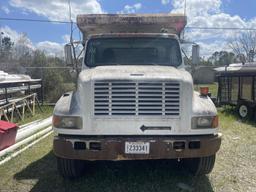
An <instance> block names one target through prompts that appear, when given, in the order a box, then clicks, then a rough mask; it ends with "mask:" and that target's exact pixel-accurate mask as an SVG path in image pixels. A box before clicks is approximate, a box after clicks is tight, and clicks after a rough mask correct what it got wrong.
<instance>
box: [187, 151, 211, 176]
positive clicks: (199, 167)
mask: <svg viewBox="0 0 256 192" xmlns="http://www.w3.org/2000/svg"><path fill="white" fill-rule="evenodd" d="M184 163H185V167H186V168H187V169H188V170H189V171H190V172H191V173H192V174H193V175H205V174H208V173H210V172H211V171H212V169H213V167H214V164H215V154H214V155H212V156H208V157H199V158H191V159H184Z"/></svg>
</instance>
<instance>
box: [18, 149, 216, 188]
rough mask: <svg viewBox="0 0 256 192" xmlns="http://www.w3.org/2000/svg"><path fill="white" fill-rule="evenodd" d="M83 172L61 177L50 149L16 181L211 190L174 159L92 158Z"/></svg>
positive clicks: (203, 179) (46, 185) (43, 184)
mask: <svg viewBox="0 0 256 192" xmlns="http://www.w3.org/2000/svg"><path fill="white" fill-rule="evenodd" d="M89 167H90V168H88V169H87V171H86V173H85V175H84V176H83V177H82V178H80V179H76V180H66V179H63V178H62V177H61V176H60V175H59V174H58V172H57V169H56V160H55V157H54V155H53V152H49V153H48V154H47V155H45V156H44V157H43V158H41V159H40V160H38V161H35V162H33V163H31V164H30V165H29V166H28V167H26V168H25V169H23V170H22V171H21V172H19V173H17V174H16V175H15V176H14V178H15V179H16V180H17V181H18V182H22V181H24V180H37V183H36V184H35V185H34V186H33V188H32V189H31V191H32V192H34V191H36V192H38V191H149V192H150V191H213V189H212V185H211V183H210V181H209V179H208V177H207V176H202V177H193V176H192V175H190V174H188V173H187V172H186V171H185V170H183V169H182V168H181V166H180V163H177V161H167V160H154V161H119V162H106V161H102V162H92V163H89Z"/></svg>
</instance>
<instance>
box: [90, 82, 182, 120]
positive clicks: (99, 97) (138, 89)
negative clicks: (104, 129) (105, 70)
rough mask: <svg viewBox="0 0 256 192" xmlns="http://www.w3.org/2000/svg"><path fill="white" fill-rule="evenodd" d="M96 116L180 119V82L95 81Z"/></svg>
mask: <svg viewBox="0 0 256 192" xmlns="http://www.w3.org/2000/svg"><path fill="white" fill-rule="evenodd" d="M94 115H95V116H118V115H119V116H121V115H128V116H129V115H130V116H157V115H158V116H179V115H180V84H179V82H170V81H157V82H140V81H114V80H113V81H111V80H109V81H96V82H95V83H94Z"/></svg>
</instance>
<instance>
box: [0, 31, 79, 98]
mask: <svg viewBox="0 0 256 192" xmlns="http://www.w3.org/2000/svg"><path fill="white" fill-rule="evenodd" d="M27 41H28V39H27V37H26V35H25V34H23V35H21V36H20V37H19V39H18V40H17V42H15V43H14V42H13V41H12V39H11V38H10V37H3V38H2V44H1V45H2V46H1V50H0V70H3V71H5V72H8V73H19V74H20V73H21V74H27V75H30V76H31V78H34V79H42V84H43V93H44V100H45V101H46V102H50V103H55V102H56V101H57V100H58V99H59V97H60V96H61V95H62V94H63V93H64V92H67V91H71V90H73V89H74V88H75V84H74V79H72V77H71V76H70V73H69V69H67V68H64V69H63V67H65V62H64V59H63V58H62V57H59V56H49V55H47V54H46V53H45V52H44V51H41V50H38V49H32V48H31V47H30V46H29V42H27Z"/></svg>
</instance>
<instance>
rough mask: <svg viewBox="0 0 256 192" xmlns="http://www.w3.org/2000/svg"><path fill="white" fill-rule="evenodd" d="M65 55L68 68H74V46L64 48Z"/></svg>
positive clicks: (67, 45) (68, 45)
mask: <svg viewBox="0 0 256 192" xmlns="http://www.w3.org/2000/svg"><path fill="white" fill-rule="evenodd" d="M64 55H65V61H66V64H67V65H68V66H70V65H71V66H73V64H74V63H73V49H72V45H70V44H66V45H65V46H64Z"/></svg>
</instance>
